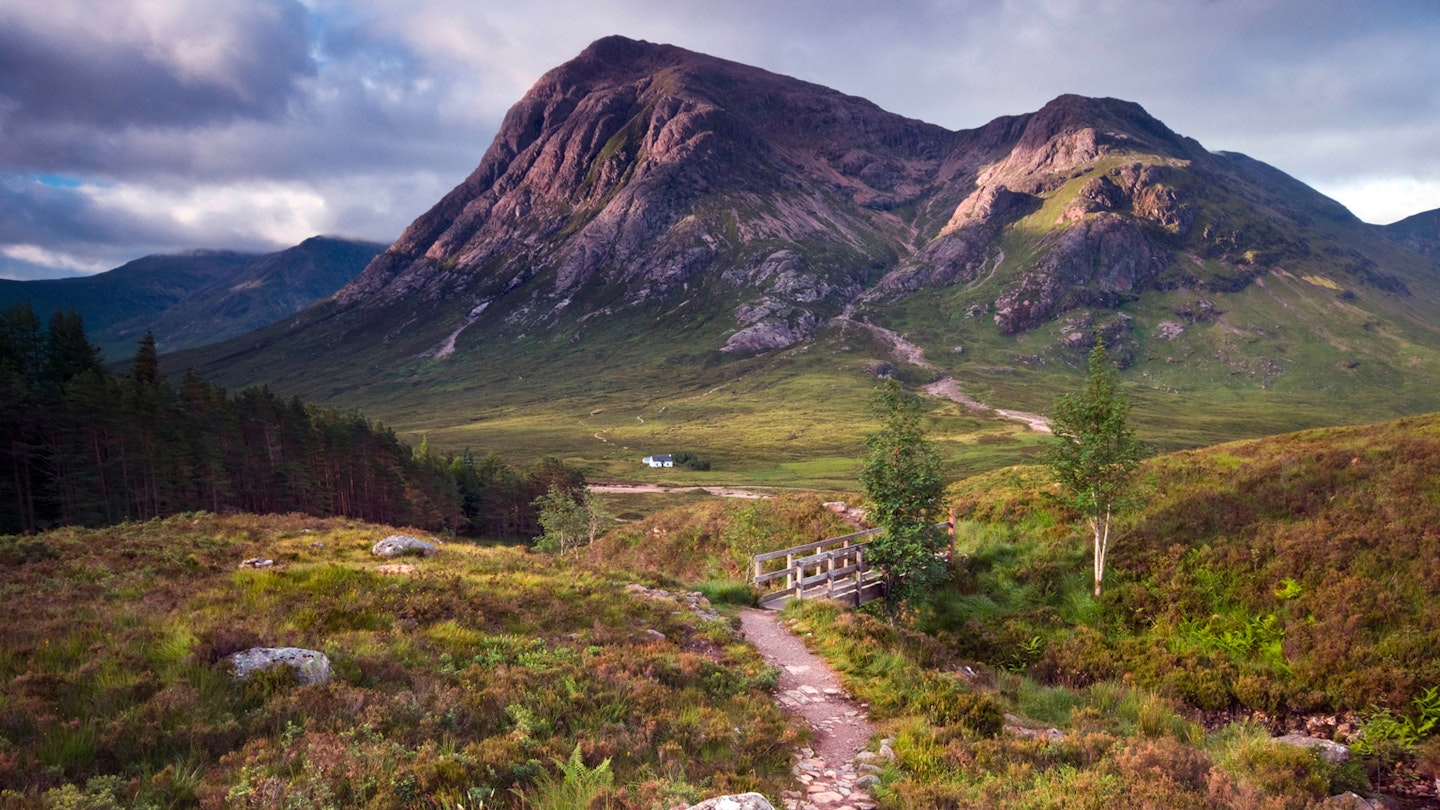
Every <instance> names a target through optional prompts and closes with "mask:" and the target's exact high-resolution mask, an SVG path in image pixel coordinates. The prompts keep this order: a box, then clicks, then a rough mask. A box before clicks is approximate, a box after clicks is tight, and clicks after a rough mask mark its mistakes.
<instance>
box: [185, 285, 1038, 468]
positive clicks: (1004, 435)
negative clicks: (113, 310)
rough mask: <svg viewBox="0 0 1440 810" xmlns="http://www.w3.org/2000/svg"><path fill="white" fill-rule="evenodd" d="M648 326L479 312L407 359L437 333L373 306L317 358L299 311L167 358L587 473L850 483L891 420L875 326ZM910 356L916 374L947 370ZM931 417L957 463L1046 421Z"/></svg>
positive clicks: (407, 434) (924, 376)
mask: <svg viewBox="0 0 1440 810" xmlns="http://www.w3.org/2000/svg"><path fill="white" fill-rule="evenodd" d="M413 314H414V317H415V318H425V317H431V316H428V315H424V314H422V313H419V312H417V313H413ZM304 317H306V318H315V319H319V321H320V322H321V323H322V324H323V322H324V321H325V320H326V319H328V318H329V317H331V316H330V314H329V312H328V309H327V308H326V307H324V306H322V307H320V308H318V309H316V310H312V311H311V312H310V313H307V315H306V316H304ZM407 320H408V316H407ZM644 326H645V328H644V329H637V326H636V322H635V321H633V320H629V319H626V320H623V321H621V320H610V319H605V318H597V319H595V320H594V321H592V322H590V323H588V324H587V325H586V326H585V327H584V329H583V330H580V331H583V337H581V338H579V339H574V336H575V335H576V334H579V331H577V332H572V331H563V330H562V331H561V332H560V333H558V334H551V333H545V334H542V335H540V336H530V337H528V338H526V339H518V338H516V337H515V336H507V335H505V334H504V328H503V324H500V323H497V324H494V325H491V326H488V327H487V326H485V325H483V324H479V323H477V324H476V325H474V326H473V327H470V329H468V330H466V331H465V332H463V333H462V334H461V339H460V342H459V348H457V350H456V353H455V354H453V355H448V356H445V357H440V358H424V359H421V360H419V361H417V362H414V363H407V364H396V363H395V362H393V360H392V358H393V357H394V356H395V355H396V354H401V355H405V356H408V357H411V358H414V357H418V356H420V355H421V354H422V353H424V352H427V351H432V350H433V349H434V348H435V345H434V344H432V343H430V342H426V341H418V342H415V343H408V342H406V341H408V340H411V338H410V337H409V336H408V335H407V334H406V333H405V332H404V330H399V331H392V330H391V329H390V328H389V327H387V326H384V325H380V324H371V325H369V326H367V327H366V328H365V329H362V330H361V331H358V332H354V333H349V334H347V336H346V338H345V345H346V346H347V350H346V358H345V362H344V363H343V364H338V365H334V366H332V367H330V368H329V369H328V370H327V371H326V372H325V373H324V374H318V373H316V369H315V366H314V363H315V361H316V358H324V357H326V356H327V352H328V351H330V350H331V349H330V347H331V344H330V342H329V341H330V339H331V336H330V334H329V333H328V332H326V331H324V330H323V329H321V328H319V327H312V328H291V327H290V326H289V325H288V322H287V323H282V324H278V325H276V326H273V327H269V328H267V329H263V330H260V331H257V332H255V333H253V334H252V335H249V336H247V337H245V338H242V339H241V340H240V341H232V342H230V343H226V344H221V345H218V346H214V347H209V348H206V349H201V350H198V351H195V352H190V353H181V354H178V355H174V356H170V357H168V358H166V360H165V362H166V363H167V367H168V368H169V369H171V370H174V371H181V370H183V369H185V368H187V367H190V366H194V367H196V368H197V369H199V370H200V371H201V372H202V373H204V374H206V375H207V377H209V378H211V379H215V380H217V381H221V382H223V383H224V384H228V385H232V386H235V385H242V384H249V383H264V384H267V385H269V386H270V387H271V388H272V389H273V390H277V391H283V392H286V393H287V394H289V393H293V394H297V395H299V396H300V397H301V398H302V399H304V400H305V401H307V402H314V403H329V404H330V405H332V406H338V407H352V406H356V405H358V406H360V407H362V408H363V410H364V412H365V413H366V415H367V416H370V417H372V418H375V419H379V420H381V421H383V422H384V423H385V424H387V425H389V426H391V427H393V428H394V429H395V430H396V432H397V433H398V434H399V435H400V436H401V437H402V438H404V439H406V440H407V441H409V442H410V443H412V444H416V445H418V444H419V443H420V438H421V436H424V437H427V438H428V439H429V441H430V442H431V444H432V445H434V446H436V447H438V448H441V449H446V450H454V451H459V450H462V449H464V448H466V447H470V448H472V449H474V450H475V451H476V452H477V453H480V454H483V453H485V452H488V451H494V452H497V453H499V454H500V455H501V456H502V457H504V458H506V459H507V460H509V461H511V462H512V463H520V462H522V461H525V460H528V459H533V458H535V457H536V456H537V455H553V456H556V457H558V458H561V459H563V460H565V461H566V462H567V463H570V464H574V465H576V466H580V467H582V468H583V469H585V470H586V474H587V476H588V477H589V478H590V479H591V480H607V479H620V480H632V481H649V482H659V481H663V482H666V483H674V484H681V485H695V484H706V483H727V484H747V485H755V486H779V487H799V488H809V489H853V488H854V486H855V470H856V469H858V464H859V459H860V457H861V455H862V454H863V452H864V450H863V441H862V436H863V434H864V432H865V431H867V430H873V429H875V428H876V427H877V426H878V424H879V423H878V420H877V419H876V418H875V417H874V415H873V414H872V413H871V412H870V410H869V402H870V397H871V395H872V394H873V392H874V389H875V386H876V383H877V380H876V377H875V376H874V374H873V373H871V371H870V369H873V368H875V367H877V366H879V365H880V364H882V363H888V362H890V361H891V360H892V358H891V353H890V350H889V348H888V346H887V345H885V344H883V343H882V342H879V341H877V340H875V338H874V337H873V336H872V335H871V334H870V333H869V332H868V331H866V330H863V329H859V328H851V329H843V330H842V329H835V330H832V331H829V332H827V333H826V334H825V336H824V337H823V338H822V339H820V340H818V341H817V342H816V343H815V345H813V346H804V347H799V348H795V349H790V350H785V351H781V352H777V353H774V354H769V355H762V356H759V357H753V358H740V359H737V358H732V357H728V356H723V355H720V354H719V353H718V352H713V351H709V352H704V351H699V350H698V349H696V348H695V341H696V340H697V336H696V334H695V333H693V332H692V331H691V330H690V326H689V325H688V324H670V325H666V323H665V321H664V319H663V318H660V317H657V319H656V320H655V321H653V322H649V321H647V322H646V323H645V324H644ZM716 334H718V331H717V332H716ZM700 337H701V338H704V337H705V335H701V336H700ZM311 339H314V341H315V342H313V343H310V342H306V341H308V340H311ZM242 343H245V344H250V345H255V346H259V347H261V348H260V349H258V350H256V351H254V352H251V351H249V350H248V349H247V348H245V347H242V346H241V344H242ZM715 345H718V344H715ZM282 346H285V347H287V348H285V349H284V352H283V354H280V355H278V356H277V355H276V354H274V352H275V351H277V350H279V348H280V347H282ZM900 373H901V374H902V375H903V376H904V377H905V379H906V380H907V381H908V382H910V383H911V384H914V385H919V384H922V383H924V382H928V381H929V380H931V379H932V378H933V376H934V375H933V374H931V373H929V372H926V371H924V370H917V369H911V368H908V367H906V368H901V369H900ZM930 427H931V433H932V435H933V436H935V438H936V439H937V441H938V442H939V443H940V445H941V448H942V452H943V453H944V454H945V456H946V458H947V460H948V461H949V462H950V463H951V464H952V465H953V466H952V469H953V472H954V474H955V475H961V474H969V473H973V472H978V471H981V470H987V469H994V468H995V467H997V466H1003V465H1006V464H1015V463H1019V462H1022V461H1024V460H1025V459H1027V458H1030V457H1032V454H1033V452H1034V449H1035V446H1036V440H1037V438H1038V437H1037V435H1036V434H1033V433H1030V432H1028V431H1027V430H1026V429H1025V428H1024V426H1022V425H1020V424H1019V423H1016V422H1011V421H1008V420H1000V419H994V418H990V417H981V416H975V415H972V414H969V413H968V412H962V410H961V408H960V407H959V406H957V405H955V404H953V403H950V402H946V401H942V400H934V401H933V402H932V403H931V412H930ZM679 450H689V451H692V452H695V453H698V454H699V455H700V456H702V457H704V458H706V459H708V460H710V461H711V462H712V464H713V471H711V472H709V473H688V472H683V473H682V472H680V471H677V470H673V469H670V470H663V471H651V470H649V469H648V468H644V467H642V466H641V465H640V459H641V458H642V457H644V456H646V455H650V454H652V453H668V452H675V451H679Z"/></svg>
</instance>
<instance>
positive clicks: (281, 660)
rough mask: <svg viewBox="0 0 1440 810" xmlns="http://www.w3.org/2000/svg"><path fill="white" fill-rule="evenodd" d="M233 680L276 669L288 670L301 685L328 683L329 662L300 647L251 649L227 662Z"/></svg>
mask: <svg viewBox="0 0 1440 810" xmlns="http://www.w3.org/2000/svg"><path fill="white" fill-rule="evenodd" d="M227 660H228V661H229V662H230V666H231V667H232V668H233V670H234V672H235V677H237V678H248V677H250V675H252V674H253V673H255V672H259V671H261V670H265V669H270V668H272V667H278V666H289V667H290V668H291V669H293V670H294V671H295V679H296V680H297V681H299V682H300V683H301V684H302V685H306V684H323V683H329V682H330V658H329V657H328V656H326V655H325V653H322V652H318V651H316V650H306V649H303V648H300V647H251V648H250V649H248V650H244V651H242V652H237V653H234V654H233V655H231V656H229V658H228V659H227Z"/></svg>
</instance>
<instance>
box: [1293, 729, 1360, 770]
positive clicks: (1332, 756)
mask: <svg viewBox="0 0 1440 810" xmlns="http://www.w3.org/2000/svg"><path fill="white" fill-rule="evenodd" d="M1275 742H1277V743H1280V744H1281V745H1293V746H1295V747H1296V748H1308V749H1310V750H1312V751H1315V752H1317V753H1318V754H1319V755H1320V758H1321V759H1323V760H1325V761H1326V762H1328V763H1330V764H1331V765H1344V764H1345V763H1347V762H1349V761H1350V748H1349V747H1348V746H1345V745H1341V744H1340V743H1337V742H1331V741H1330V740H1322V739H1320V738H1319V737H1309V736H1306V735H1304V734H1286V735H1285V736H1283V737H1276V738H1275Z"/></svg>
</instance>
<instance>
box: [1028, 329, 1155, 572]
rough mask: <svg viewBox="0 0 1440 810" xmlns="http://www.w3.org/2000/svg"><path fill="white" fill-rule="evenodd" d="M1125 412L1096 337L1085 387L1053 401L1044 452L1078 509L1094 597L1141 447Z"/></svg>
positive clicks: (1122, 397) (1111, 367)
mask: <svg viewBox="0 0 1440 810" xmlns="http://www.w3.org/2000/svg"><path fill="white" fill-rule="evenodd" d="M1129 415H1130V403H1129V401H1128V400H1127V399H1126V398H1125V395H1124V394H1123V393H1121V392H1120V390H1119V381H1118V375H1117V374H1116V371H1115V366H1114V365H1112V364H1111V362H1110V356H1109V355H1108V354H1107V353H1106V351H1105V344H1104V342H1103V341H1101V340H1098V339H1097V340H1096V341H1095V348H1094V349H1093V350H1091V352H1090V362H1089V369H1088V370H1087V372H1086V374H1085V383H1084V386H1083V387H1082V388H1081V390H1080V391H1079V392H1077V393H1073V394H1062V395H1061V396H1060V397H1059V398H1058V399H1057V400H1056V401H1055V407H1054V411H1053V413H1052V415H1051V426H1052V429H1053V430H1054V432H1055V442H1054V444H1052V445H1051V447H1050V451H1049V453H1048V454H1047V455H1046V464H1047V465H1048V466H1049V468H1050V471H1051V473H1052V474H1053V475H1054V476H1055V480H1056V481H1058V482H1059V484H1060V486H1061V488H1062V489H1063V490H1064V492H1065V497H1066V501H1067V502H1068V503H1069V504H1070V505H1072V506H1074V507H1075V508H1076V509H1077V510H1079V512H1080V514H1081V516H1082V518H1083V519H1084V521H1085V524H1086V526H1087V527H1088V528H1089V529H1090V533H1091V535H1092V537H1093V539H1094V544H1095V596H1097V597H1099V596H1100V595H1101V593H1102V592H1103V588H1104V580H1105V555H1106V554H1107V552H1109V550H1110V524H1111V519H1112V518H1113V517H1114V514H1115V511H1116V509H1117V508H1118V507H1119V505H1120V503H1121V500H1122V498H1123V497H1124V495H1125V492H1126V490H1127V489H1128V488H1129V485H1130V481H1131V479H1132V478H1133V476H1134V473H1135V468H1136V466H1137V465H1138V464H1139V463H1140V456H1141V445H1140V442H1139V441H1138V440H1137V439H1136V438H1135V432H1134V431H1133V430H1132V429H1131V428H1130V425H1129V421H1128V420H1129Z"/></svg>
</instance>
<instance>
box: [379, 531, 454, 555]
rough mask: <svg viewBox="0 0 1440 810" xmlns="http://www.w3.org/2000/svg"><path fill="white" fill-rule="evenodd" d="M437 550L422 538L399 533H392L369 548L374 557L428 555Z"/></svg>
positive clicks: (435, 552) (437, 551)
mask: <svg viewBox="0 0 1440 810" xmlns="http://www.w3.org/2000/svg"><path fill="white" fill-rule="evenodd" d="M439 551H440V549H438V548H436V547H435V546H433V545H431V544H429V543H427V542H425V541H424V540H420V539H417V538H414V537H406V536H404V535H401V534H392V535H390V536H389V537H387V538H385V539H384V540H381V541H380V542H378V543H376V544H375V545H374V546H373V547H372V548H371V549H370V553H371V554H374V555H375V556H376V557H407V556H413V557H429V556H431V555H433V554H437V553H439Z"/></svg>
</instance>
